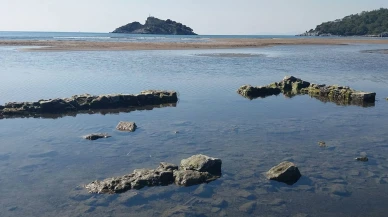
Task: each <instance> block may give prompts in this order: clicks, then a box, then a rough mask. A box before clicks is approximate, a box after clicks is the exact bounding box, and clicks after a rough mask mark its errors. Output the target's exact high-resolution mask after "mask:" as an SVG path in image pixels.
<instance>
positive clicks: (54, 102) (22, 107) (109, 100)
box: [0, 90, 178, 116]
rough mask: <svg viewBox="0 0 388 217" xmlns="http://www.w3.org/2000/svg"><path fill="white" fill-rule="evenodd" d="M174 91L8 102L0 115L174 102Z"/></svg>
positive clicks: (53, 112) (175, 99)
mask: <svg viewBox="0 0 388 217" xmlns="http://www.w3.org/2000/svg"><path fill="white" fill-rule="evenodd" d="M177 101H178V97H177V93H176V92H175V91H159V90H147V91H142V92H141V93H140V94H137V95H132V94H110V95H99V96H92V95H90V94H83V95H75V96H72V97H70V98H64V99H60V98H57V99H49V100H39V101H37V102H9V103H6V104H5V105H4V106H1V107H0V116H10V115H16V116H18V115H19V116H23V115H26V116H27V115H33V114H58V113H67V112H82V111H88V110H96V109H118V108H131V107H142V106H149V105H159V104H165V103H176V102H177Z"/></svg>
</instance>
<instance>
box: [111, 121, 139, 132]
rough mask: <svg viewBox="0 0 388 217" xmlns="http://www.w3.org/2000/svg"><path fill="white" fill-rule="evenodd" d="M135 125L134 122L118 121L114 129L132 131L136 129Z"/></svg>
mask: <svg viewBox="0 0 388 217" xmlns="http://www.w3.org/2000/svg"><path fill="white" fill-rule="evenodd" d="M136 128H137V126H136V124H135V122H125V121H120V123H119V124H117V126H116V129H117V130H120V131H127V132H134V131H135V130H136Z"/></svg>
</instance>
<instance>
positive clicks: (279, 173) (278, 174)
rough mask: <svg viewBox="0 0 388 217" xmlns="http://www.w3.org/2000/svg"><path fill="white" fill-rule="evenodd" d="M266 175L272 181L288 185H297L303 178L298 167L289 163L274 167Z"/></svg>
mask: <svg viewBox="0 0 388 217" xmlns="http://www.w3.org/2000/svg"><path fill="white" fill-rule="evenodd" d="M265 175H266V177H267V178H268V179H270V180H275V181H278V182H284V183H286V184H288V185H293V184H295V183H296V182H297V181H298V180H299V178H300V177H301V176H302V175H301V174H300V172H299V169H298V167H297V166H295V164H293V163H291V162H288V161H285V162H282V163H280V164H279V165H277V166H274V167H272V168H271V169H270V170H269V171H268V172H267V173H266V174H265Z"/></svg>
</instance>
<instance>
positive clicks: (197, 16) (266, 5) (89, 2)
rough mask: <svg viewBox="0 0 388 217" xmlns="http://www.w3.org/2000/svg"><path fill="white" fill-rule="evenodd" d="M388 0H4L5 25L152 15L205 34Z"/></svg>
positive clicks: (325, 16) (325, 17)
mask: <svg viewBox="0 0 388 217" xmlns="http://www.w3.org/2000/svg"><path fill="white" fill-rule="evenodd" d="M381 7H384V8H388V0H0V31H61V32H111V31H113V30H114V29H115V28H117V27H119V26H122V25H125V24H127V23H130V22H133V21H139V22H141V23H144V21H145V20H146V19H147V17H148V16H149V15H151V16H154V17H157V18H160V19H172V20H175V21H177V22H181V23H183V24H185V25H187V26H189V27H191V28H192V29H194V32H196V33H197V34H201V35H262V34H267V35H268V34H272V35H276V34H279V35H290V34H291V35H293V34H298V33H303V32H305V31H306V30H309V29H312V28H315V26H316V25H318V24H321V23H322V22H326V21H332V20H335V19H339V18H342V17H344V16H347V15H350V14H356V13H360V12H362V11H370V10H374V9H379V8H381Z"/></svg>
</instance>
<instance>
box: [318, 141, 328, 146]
mask: <svg viewBox="0 0 388 217" xmlns="http://www.w3.org/2000/svg"><path fill="white" fill-rule="evenodd" d="M318 145H319V147H327V145H326V143H325V142H324V141H319V142H318Z"/></svg>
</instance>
